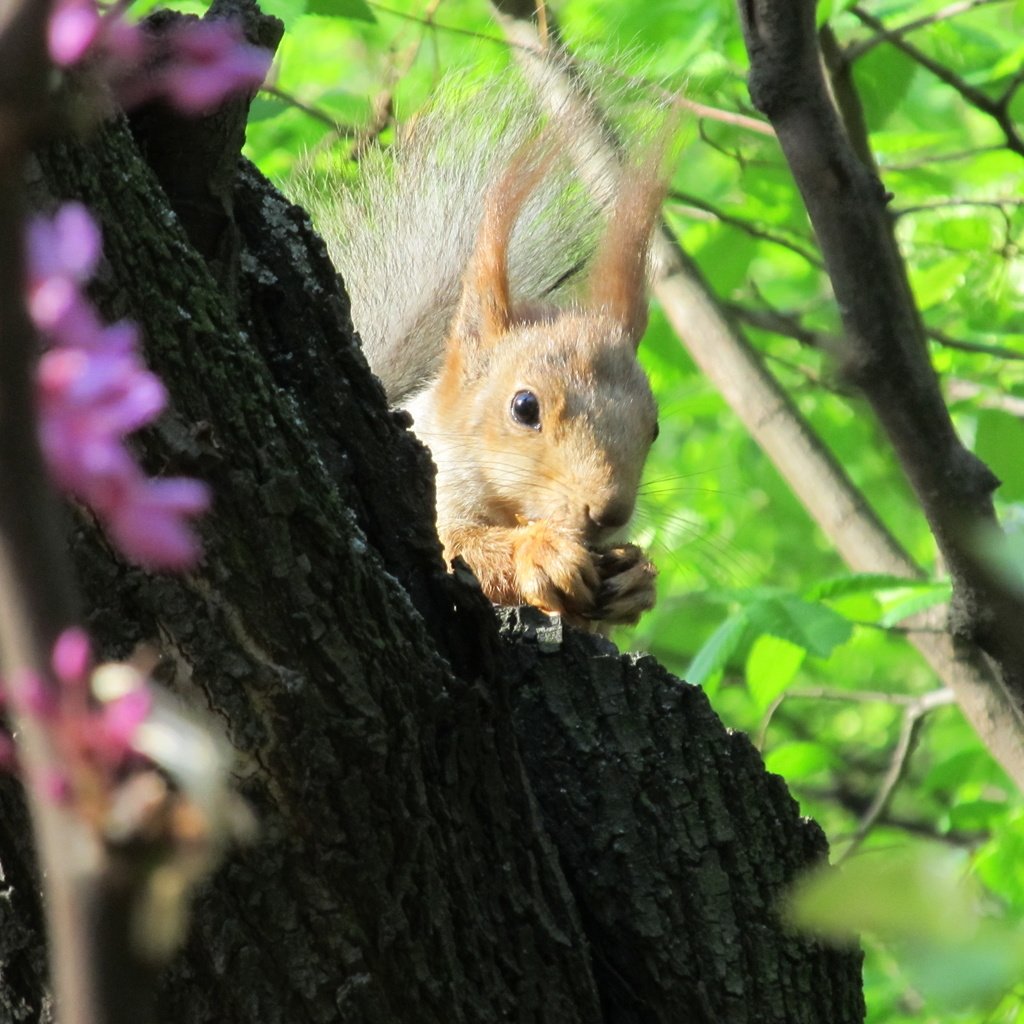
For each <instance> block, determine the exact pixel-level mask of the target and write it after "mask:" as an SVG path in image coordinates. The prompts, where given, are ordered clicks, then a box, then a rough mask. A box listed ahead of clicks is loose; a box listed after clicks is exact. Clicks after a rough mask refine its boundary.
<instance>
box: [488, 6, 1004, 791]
mask: <svg viewBox="0 0 1024 1024" xmlns="http://www.w3.org/2000/svg"><path fill="white" fill-rule="evenodd" d="M524 6H525V5H523V4H517V3H515V2H513V0H503V2H502V3H501V4H500V6H499V9H500V11H501V12H502V13H501V21H502V26H503V29H504V31H505V32H506V34H507V35H509V37H510V39H511V40H512V41H513V42H514V43H515V49H514V52H515V53H516V54H517V56H518V58H519V59H520V61H521V63H522V65H523V67H524V71H525V73H526V74H527V75H529V76H531V78H532V80H533V81H534V82H535V83H536V85H537V88H538V91H539V93H540V94H541V95H542V96H543V98H544V101H545V102H546V103H549V104H552V105H553V106H554V107H555V108H556V109H557V108H558V107H559V106H560V105H561V104H564V103H566V102H568V101H569V99H570V98H573V97H575V98H574V102H581V100H580V99H579V97H578V96H575V94H574V91H573V86H572V84H571V83H570V82H569V81H568V80H567V79H566V77H565V76H561V77H559V78H558V80H552V75H551V64H550V62H547V61H542V59H541V57H542V49H541V47H540V45H539V42H538V40H537V37H536V33H535V31H534V29H533V28H532V26H531V25H530V23H529V20H528V19H529V13H530V12H529V10H528V9H526V10H523V9H522V8H523V7H524ZM548 90H550V92H549V91H548ZM590 120H591V121H592V122H593V124H594V128H593V132H594V140H593V141H594V146H593V147H588V149H589V151H590V152H592V153H602V151H603V159H604V160H615V159H617V157H616V156H615V154H614V152H613V151H611V150H610V148H609V147H610V145H611V143H610V142H609V140H608V138H607V136H606V135H605V134H604V132H603V131H602V128H601V125H600V119H599V118H598V117H597V115H596V114H594V115H593V116H592V117H591V118H590ZM602 166H603V165H602ZM594 171H595V172H596V173H599V172H600V168H596V169H594ZM654 259H655V265H656V267H657V268H658V269H657V275H656V280H655V284H654V292H655V295H656V297H657V298H658V300H659V302H660V303H661V305H662V307H663V309H664V311H665V314H666V316H667V317H668V319H669V322H670V323H671V324H672V326H673V327H674V329H675V330H676V332H677V334H678V335H679V337H680V339H681V340H682V341H683V343H684V344H685V345H686V347H687V349H688V351H689V353H690V355H691V357H692V358H693V359H694V361H695V362H696V363H697V365H698V366H699V367H700V369H701V370H702V371H703V372H704V373H705V375H706V376H707V377H708V378H709V379H710V380H711V382H712V383H713V384H714V385H715V386H716V387H717V388H718V390H719V392H720V393H721V394H722V396H723V397H724V398H725V400H726V401H727V402H728V403H729V405H730V406H731V408H732V409H733V411H734V412H735V413H736V415H737V416H738V417H739V418H740V419H741V420H742V422H743V423H744V424H745V425H746V427H747V429H748V430H749V431H750V433H751V436H752V437H754V439H755V440H756V441H757V443H758V444H759V445H760V446H761V448H762V449H763V450H764V451H765V453H766V454H767V455H768V456H769V458H770V459H771V460H772V462H773V463H774V465H775V467H776V469H777V470H778V471H779V472H780V473H781V474H782V476H783V477H784V478H785V480H786V481H787V483H788V484H789V485H790V487H791V488H792V489H793V492H794V493H795V494H796V496H797V497H798V498H799V500H800V501H801V502H802V503H803V505H804V507H805V508H806V509H807V511H808V512H809V514H810V515H811V516H812V518H813V519H814V520H815V521H816V522H817V523H818V525H819V527H820V528H821V529H822V531H823V532H824V533H825V535H826V536H827V537H829V539H830V540H831V541H832V543H833V544H835V546H836V548H837V549H838V551H839V553H840V555H841V556H842V558H843V559H844V561H845V562H846V563H847V565H849V566H850V568H852V569H853V570H854V571H857V572H876V573H888V574H890V575H894V576H904V577H907V578H912V579H917V578H921V577H922V576H923V573H922V571H921V569H920V568H919V567H918V566H916V565H915V564H914V563H913V561H912V560H911V558H910V557H909V555H908V554H907V553H906V552H905V551H904V550H903V548H902V547H901V546H900V545H899V543H898V542H897V541H896V539H895V538H894V537H893V536H892V534H890V533H889V532H888V530H886V528H885V526H884V525H883V524H882V522H881V521H880V520H879V519H878V517H877V516H876V515H875V513H874V512H873V510H872V509H871V508H870V507H869V505H868V504H867V502H866V501H865V499H864V497H863V496H862V495H861V494H860V492H859V491H858V490H857V489H856V487H855V486H854V485H853V483H852V481H851V480H850V478H849V477H848V476H847V475H846V473H845V471H844V470H843V468H842V467H841V466H840V465H839V463H838V462H837V461H836V460H835V459H834V458H833V457H832V456H831V455H830V454H829V453H828V452H827V450H826V449H825V448H824V447H823V445H822V444H821V442H820V440H819V439H818V438H817V436H816V435H815V434H814V432H813V430H812V429H811V427H810V425H809V424H808V423H807V422H806V421H805V420H804V419H803V418H802V416H801V415H800V413H799V411H798V410H797V409H796V407H795V406H794V404H793V403H792V402H791V401H790V399H789V398H788V396H787V395H786V394H785V392H783V391H782V389H781V388H780V387H779V385H778V383H777V382H776V381H775V380H774V378H772V377H771V375H770V374H768V373H767V371H766V370H765V369H764V367H763V366H762V365H761V363H760V361H759V360H758V358H757V355H756V352H755V351H754V350H753V348H752V347H751V345H750V344H749V342H748V341H747V340H746V339H745V338H744V337H743V336H742V334H740V332H739V331H737V330H736V329H735V328H734V326H733V324H732V323H731V321H730V320H729V318H728V317H727V316H725V315H724V314H723V312H722V310H721V307H720V305H719V303H718V302H717V300H716V299H715V297H714V296H713V295H712V293H711V291H710V289H709V288H708V286H707V284H706V283H705V282H704V280H703V278H702V276H701V274H700V272H699V270H698V269H697V267H696V266H695V265H694V263H693V262H692V260H690V259H689V257H688V256H687V255H686V254H685V253H684V252H683V250H682V249H681V247H680V246H679V244H678V242H677V241H676V240H675V238H674V237H673V236H672V235H671V233H669V232H668V231H667V230H665V231H663V232H662V234H661V235H660V236H659V237H658V238H656V239H655V246H654ZM910 624H911V625H915V624H916V625H920V626H923V627H924V629H925V631H924V632H920V633H914V634H912V635H911V640H912V642H913V643H914V645H915V646H916V647H917V648H918V650H920V651H921V653H922V654H923V655H924V657H925V659H926V660H927V661H928V663H929V664H930V665H931V666H932V668H933V670H934V671H935V672H936V674H937V675H938V676H939V678H940V679H941V680H942V681H943V682H944V683H945V685H946V686H948V687H950V688H951V689H952V690H953V692H954V693H955V694H956V697H957V701H958V703H959V704H960V706H961V708H962V709H963V712H964V715H965V716H966V717H967V719H968V720H969V721H970V722H971V724H972V726H973V727H974V729H975V731H976V732H977V733H978V735H979V737H980V738H981V740H982V742H984V743H985V744H986V746H987V747H988V748H989V750H990V751H991V753H992V755H993V756H994V757H995V758H996V760H998V761H999V762H1000V764H1001V765H1002V766H1003V767H1004V769H1005V770H1006V771H1007V773H1008V774H1009V775H1010V776H1011V777H1012V778H1013V779H1014V780H1015V781H1016V783H1017V784H1018V785H1019V786H1021V787H1022V788H1024V715H1022V714H1021V713H1020V712H1019V710H1018V709H1017V708H1016V706H1015V705H1014V704H1013V703H1012V702H1011V700H1010V699H1009V696H1008V695H1007V693H1006V691H1005V690H1004V689H1003V688H1002V686H1001V685H1000V683H999V680H998V679H997V677H996V676H995V675H993V672H992V669H991V666H990V664H989V663H988V661H987V659H986V658H985V656H984V655H983V653H982V652H981V651H980V650H979V649H978V648H977V647H976V646H975V645H973V644H972V643H970V642H961V643H957V644H954V642H953V640H952V638H951V637H950V636H949V635H948V633H946V632H943V633H937V632H935V631H934V630H935V627H936V626H937V625H940V623H938V622H936V621H935V620H934V618H927V619H926V618H925V617H921V619H920V621H917V620H912V621H911V623H910Z"/></svg>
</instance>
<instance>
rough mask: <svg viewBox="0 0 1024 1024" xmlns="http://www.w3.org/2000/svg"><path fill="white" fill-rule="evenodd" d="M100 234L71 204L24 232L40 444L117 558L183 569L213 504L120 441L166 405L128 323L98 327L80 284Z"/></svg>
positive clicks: (198, 488)
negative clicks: (198, 519) (153, 473)
mask: <svg viewBox="0 0 1024 1024" xmlns="http://www.w3.org/2000/svg"><path fill="white" fill-rule="evenodd" d="M100 247H101V239H100V233H99V229H98V227H97V226H96V224H95V222H94V221H93V220H92V218H91V217H90V216H89V214H88V212H87V211H86V210H85V208H84V207H82V206H80V205H78V204H74V203H69V204H67V205H65V206H63V207H62V208H61V209H60V210H59V211H58V213H57V214H56V216H54V217H53V218H52V219H49V220H47V219H45V218H38V219H37V220H35V221H33V223H32V224H31V225H30V227H29V236H28V260H29V268H28V269H29V272H28V278H29V281H28V307H29V313H30V315H31V316H32V318H33V320H34V322H35V324H36V326H37V327H38V328H39V330H40V331H41V332H42V333H43V335H44V338H45V340H46V342H47V343H48V348H47V349H46V350H45V351H44V352H43V354H42V356H41V357H40V360H39V368H38V372H37V384H36V396H37V406H38V412H39V437H40V444H41V447H42V449H43V454H44V456H45V457H46V460H47V463H48V465H49V467H50V472H51V473H52V474H53V477H54V479H55V480H56V482H57V484H58V485H59V486H60V487H62V488H63V489H64V490H66V491H68V492H69V493H70V494H72V495H74V496H75V497H76V498H78V499H79V500H81V501H83V502H85V504H87V505H88V506H89V507H90V508H92V510H93V511H94V512H95V513H96V515H97V516H98V517H99V519H100V520H101V521H102V522H103V524H104V525H105V527H106V529H107V531H108V533H109V534H110V536H111V538H112V539H113V540H114V542H115V543H116V544H117V545H118V547H119V548H120V549H121V551H123V552H124V554H126V555H127V556H128V557H129V558H131V559H132V560H134V561H136V562H138V563H139V564H141V565H143V566H145V567H147V568H152V569H175V570H180V569H186V568H188V567H189V566H191V565H193V564H194V563H195V562H196V561H197V559H198V558H199V557H200V554H201V550H200V547H199V542H198V540H197V538H196V537H195V535H194V533H193V532H192V529H191V526H190V525H189V522H190V520H191V519H193V518H194V517H195V516H197V515H199V514H200V513H201V512H203V511H204V510H205V509H206V507H207V506H208V505H209V501H210V495H209V491H208V490H207V488H206V487H205V486H204V485H203V484H201V483H199V482H198V481H195V480H178V479H175V480H150V479H149V478H147V477H146V475H145V474H144V473H143V471H142V468H141V467H140V466H139V464H138V462H137V461H136V459H135V458H134V456H133V455H132V453H131V452H130V451H129V450H128V448H127V447H126V446H125V443H124V438H125V435H127V434H129V433H131V432H132V431H134V430H138V429H139V428H140V427H144V426H146V425H147V424H149V423H152V422H153V420H154V419H156V417H157V416H159V415H160V413H161V412H162V411H163V410H164V407H165V406H166V404H167V392H166V390H165V388H164V386H163V384H162V383H161V382H160V380H159V378H158V377H156V376H155V375H154V374H153V373H151V372H150V371H149V370H148V369H146V367H145V365H144V364H143V363H142V359H141V357H140V355H139V352H138V331H137V330H136V328H135V326H134V325H133V324H130V323H127V322H123V321H122V322H120V323H116V324H103V322H102V321H101V320H100V318H99V316H98V315H97V313H96V311H95V309H94V308H93V307H92V305H91V304H90V302H89V300H88V299H87V298H86V296H85V295H84V294H83V293H82V291H81V286H82V285H83V284H84V283H85V282H86V281H87V280H88V279H89V277H90V276H91V275H92V274H93V272H94V271H95V269H96V266H97V263H98V261H99V256H100Z"/></svg>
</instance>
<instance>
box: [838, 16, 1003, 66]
mask: <svg viewBox="0 0 1024 1024" xmlns="http://www.w3.org/2000/svg"><path fill="white" fill-rule="evenodd" d="M1000 3H1006V0H957V2H956V3H952V4H948V5H947V6H946V7H942V8H940V9H939V10H937V11H933V12H932V13H931V14H925V15H923V16H922V17H920V18H914V19H913V20H912V21H906V22H904V23H903V24H902V25H897V26H896V27H895V28H888V29H883V30H882V31H881V32H878V33H876V34H875V35H873V36H871V37H870V38H869V39H865V40H864V41H863V42H860V43H854V44H853V45H852V46H849V47H848V48H847V49H846V59H847V61H849V62H850V63H851V64H853V63H854V62H855V61H858V60H860V58H861V57H863V56H864V55H865V54H866V53H870V51H871V50H873V49H874V48H875V47H876V46H877V45H878V44H879V43H890V42H892V41H893V40H894V39H899V38H901V37H902V36H905V35H909V34H910V33H911V32H916V31H917V30H918V29H920V28H927V27H928V26H929V25H936V24H938V23H939V22H942V21H949V20H950V19H951V18H955V17H957V16H958V15H961V14H966V13H967V12H968V11H973V10H975V9H976V8H978V7H986V6H988V5H989V4H1000Z"/></svg>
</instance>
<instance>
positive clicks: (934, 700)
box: [836, 689, 953, 864]
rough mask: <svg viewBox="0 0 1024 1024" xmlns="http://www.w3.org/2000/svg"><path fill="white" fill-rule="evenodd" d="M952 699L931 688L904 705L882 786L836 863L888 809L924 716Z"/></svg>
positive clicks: (852, 848)
mask: <svg viewBox="0 0 1024 1024" xmlns="http://www.w3.org/2000/svg"><path fill="white" fill-rule="evenodd" d="M952 702H953V694H952V692H951V691H950V690H946V689H942V690H932V691H931V693H926V694H924V695H923V696H921V697H918V698H917V699H916V700H915V701H914V702H913V703H912V704H908V705H907V706H906V707H905V708H904V711H903V719H902V722H901V723H900V735H899V739H898V740H897V741H896V746H895V747H894V748H893V752H892V757H891V759H890V761H889V769H888V771H887V772H886V773H885V778H884V779H883V780H882V785H881V786H880V787H879V789H878V792H877V793H876V794H875V798H874V800H872V801H871V806H870V807H868V809H867V811H865V812H864V816H863V817H862V818H861V820H860V823H859V824H858V826H857V830H856V831H855V832H854V834H853V836H852V837H851V838H850V841H849V845H848V846H847V847H846V849H845V850H843V852H842V853H841V854H840V855H839V856H838V857H837V858H836V863H837V864H841V863H842V862H843V861H844V860H846V859H847V858H848V857H850V856H851V855H852V854H854V853H856V851H857V850H858V849H859V848H860V845H861V844H862V843H863V842H864V840H865V839H866V838H867V837H868V835H869V834H870V832H871V830H872V829H873V828H874V827H875V825H876V824H877V823H878V820H879V819H880V818H881V816H882V815H883V814H884V813H885V811H886V809H887V808H888V806H889V802H890V801H891V800H892V795H893V793H894V792H895V791H896V787H897V786H898V785H899V783H900V780H901V779H902V778H903V775H904V772H905V771H906V768H907V764H908V763H909V761H910V755H911V754H912V753H913V752H914V747H915V745H916V743H917V738H918V734H919V731H920V726H921V722H922V720H923V718H924V717H925V715H927V714H928V713H929V712H930V711H934V710H935V708H939V707H945V706H946V705H948V704H951V703H952Z"/></svg>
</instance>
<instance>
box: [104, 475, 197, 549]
mask: <svg viewBox="0 0 1024 1024" xmlns="http://www.w3.org/2000/svg"><path fill="white" fill-rule="evenodd" d="M209 504H210V492H209V489H208V488H207V487H206V486H205V485H204V484H202V483H200V482H199V481H198V480H191V479H188V478H185V477H179V478H171V479H167V480H148V479H145V478H142V477H140V478H139V479H138V480H136V481H135V482H134V485H133V486H132V488H131V489H130V490H129V491H128V492H126V493H124V494H123V495H121V500H120V501H118V502H116V504H115V505H114V507H112V508H111V509H110V511H109V516H108V521H107V526H108V529H109V530H110V535H111V537H112V538H113V540H114V541H115V542H116V543H117V545H118V547H120V548H121V550H122V551H125V552H130V553H131V557H132V559H133V560H134V561H136V562H138V563H139V564H140V565H142V566H146V567H149V568H162V569H187V568H189V566H192V565H194V564H195V563H196V561H197V560H198V559H199V556H200V555H201V554H202V549H201V548H200V546H199V541H198V539H197V538H196V536H195V534H194V533H193V532H192V530H191V529H190V528H189V526H188V525H187V522H188V520H189V519H191V518H193V517H194V516H197V515H199V514H200V513H202V512H205V511H206V509H207V508H208V507H209Z"/></svg>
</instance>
